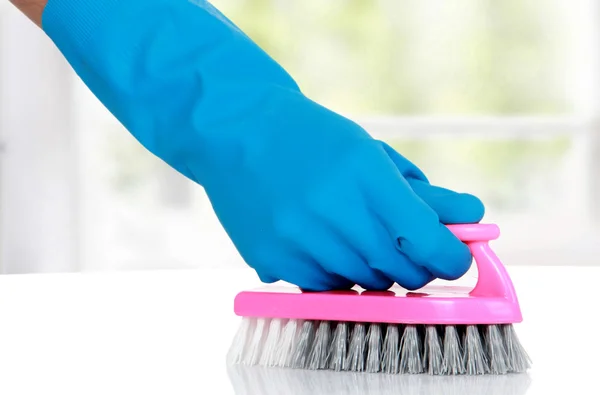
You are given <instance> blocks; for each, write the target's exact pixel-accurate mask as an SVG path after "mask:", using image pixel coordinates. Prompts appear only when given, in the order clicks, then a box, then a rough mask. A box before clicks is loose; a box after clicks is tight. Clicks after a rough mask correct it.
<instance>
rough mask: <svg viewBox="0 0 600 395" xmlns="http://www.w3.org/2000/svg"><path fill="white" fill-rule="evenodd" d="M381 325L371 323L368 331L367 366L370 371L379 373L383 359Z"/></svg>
mask: <svg viewBox="0 0 600 395" xmlns="http://www.w3.org/2000/svg"><path fill="white" fill-rule="evenodd" d="M381 343H382V339H381V325H380V324H371V325H370V326H369V330H368V331H367V348H368V350H367V367H366V371H367V372H368V373H377V372H379V368H380V365H381V364H380V361H381V353H382V350H381Z"/></svg>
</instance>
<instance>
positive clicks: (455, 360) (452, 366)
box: [442, 325, 466, 375]
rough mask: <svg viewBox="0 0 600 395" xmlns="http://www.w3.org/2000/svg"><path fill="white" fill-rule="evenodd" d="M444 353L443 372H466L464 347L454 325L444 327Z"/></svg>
mask: <svg viewBox="0 0 600 395" xmlns="http://www.w3.org/2000/svg"><path fill="white" fill-rule="evenodd" d="M443 354H444V356H443V362H442V374H445V375H457V374H464V373H465V371H466V369H465V360H464V358H463V348H462V346H461V344H460V337H459V336H458V330H457V329H456V326H454V325H447V326H446V327H445V329H444V351H443Z"/></svg>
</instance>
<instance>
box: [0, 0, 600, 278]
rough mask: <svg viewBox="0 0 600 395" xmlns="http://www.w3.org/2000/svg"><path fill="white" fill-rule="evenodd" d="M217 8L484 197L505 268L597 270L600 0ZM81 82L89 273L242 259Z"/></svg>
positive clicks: (317, 94)
mask: <svg viewBox="0 0 600 395" xmlns="http://www.w3.org/2000/svg"><path fill="white" fill-rule="evenodd" d="M213 4H215V5H216V6H217V7H218V8H220V9H221V10H222V11H223V12H224V13H225V14H226V15H227V16H229V17H230V18H231V19H232V20H233V21H234V22H236V23H237V24H238V25H239V26H240V27H242V29H243V30H244V31H246V32H247V33H248V34H249V35H250V36H251V37H252V38H254V39H255V40H256V41H257V42H258V43H259V44H260V45H261V46H262V47H263V48H264V49H266V50H267V52H268V53H270V54H271V55H272V56H273V57H274V58H275V59H276V60H278V61H279V62H280V63H281V64H282V65H283V66H284V67H285V68H286V69H287V70H288V71H290V73H291V74H292V75H293V76H294V77H295V78H296V80H297V81H298V82H299V84H300V86H301V88H302V89H303V91H304V92H305V93H306V94H307V95H309V96H310V97H312V98H314V99H315V100H317V101H319V102H321V103H322V104H324V105H326V106H328V107H330V108H332V109H334V110H336V111H338V112H341V113H343V114H345V115H347V116H349V117H351V118H352V119H354V120H356V121H357V122H359V123H361V124H362V125H364V126H365V128H366V129H367V130H368V131H369V132H370V133H371V134H373V136H374V137H376V138H382V139H384V140H386V141H387V142H389V143H390V144H391V145H393V146H394V147H396V148H397V149H398V150H399V151H400V152H401V153H402V154H404V155H405V156H407V157H408V158H410V159H412V160H413V161H414V162H415V163H416V164H417V165H418V166H420V167H421V168H422V169H423V170H424V171H425V172H426V173H427V175H428V176H429V177H430V179H431V180H432V181H433V182H435V183H438V184H441V185H443V186H447V187H449V188H453V189H458V190H463V191H467V192H472V193H475V194H477V195H479V196H480V197H481V198H482V199H483V200H484V203H485V204H486V206H487V214H486V218H485V220H486V221H489V222H496V223H498V224H499V225H500V227H501V229H502V230H503V235H502V237H501V239H500V240H499V241H498V242H497V243H496V249H497V251H498V252H499V253H500V254H502V256H503V257H505V262H506V263H507V264H520V263H524V264H565V263H571V262H573V261H577V262H583V263H594V262H593V261H592V260H591V259H588V260H587V261H586V258H587V257H588V256H591V255H589V252H593V251H595V250H593V248H596V247H593V246H594V245H595V244H599V243H597V242H594V241H593V240H594V238H595V237H596V236H595V235H596V234H595V233H594V232H595V231H596V230H595V229H596V226H597V221H596V220H595V217H594V216H593V215H592V214H593V213H595V212H596V208H597V206H598V203H596V202H597V201H599V200H598V199H599V198H600V196H599V195H598V191H600V188H598V185H597V181H596V180H595V177H597V176H598V174H599V173H598V172H599V170H600V166H599V165H598V163H597V162H598V159H596V158H597V157H598V155H597V154H596V153H595V151H594V149H596V147H597V146H598V138H597V135H598V126H597V123H596V118H597V115H598V108H597V107H598V105H599V104H600V100H598V97H596V95H595V92H596V91H597V90H598V89H596V87H600V83H599V81H598V72H597V70H600V67H599V66H600V64H599V63H598V57H597V54H598V49H599V48H600V45H599V41H598V39H599V38H600V29H599V27H600V26H599V25H598V16H600V13H599V12H598V10H597V5H596V3H595V2H594V1H593V0H581V1H576V2H573V1H567V0H550V1H548V0H544V1H543V0H534V1H529V2H526V3H524V2H522V1H518V0H506V1H502V2H498V1H492V0H485V1H481V0H460V1H454V2H444V1H440V0H335V1H326V2H323V1H319V0H304V1H293V2H292V1H288V0H213ZM0 59H3V58H2V57H0ZM71 77H72V78H73V79H74V76H73V75H71ZM1 82H2V81H0V84H1ZM74 85H75V89H74V93H73V98H72V99H71V100H72V104H71V108H72V111H73V114H75V115H76V124H75V125H76V126H75V131H76V136H77V142H78V143H77V144H78V147H79V151H78V152H79V154H78V161H79V164H80V166H81V171H80V172H79V178H78V184H77V185H78V191H79V192H78V199H79V200H78V202H79V203H78V206H77V207H78V208H77V210H78V213H79V214H78V217H77V218H79V219H80V220H79V222H78V223H79V225H78V226H79V228H78V229H79V230H80V234H81V237H80V239H79V241H78V243H79V248H78V251H79V255H80V259H79V261H78V262H80V268H81V269H115V268H117V269H118V268H157V267H160V268H163V267H164V268H175V267H190V266H198V265H223V264H227V263H231V264H240V259H239V257H238V256H237V253H236V252H235V249H234V247H233V245H232V244H231V243H230V242H229V240H228V239H227V236H226V235H225V233H224V231H223V230H222V228H221V227H220V225H219V223H218V221H217V220H216V218H215V217H214V214H213V213H212V209H211V207H210V204H209V202H208V200H207V198H206V196H205V195H204V193H203V191H202V189H201V188H200V187H198V186H196V185H194V184H193V183H191V182H189V181H188V180H186V179H185V178H183V177H182V176H180V175H179V174H177V173H176V172H175V171H173V170H171V169H170V168H169V167H168V166H166V165H165V164H164V163H162V162H161V161H160V160H158V159H157V158H155V157H154V156H152V155H151V154H149V153H148V152H147V151H146V150H145V149H144V148H143V147H141V146H140V145H139V144H138V143H137V141H135V140H134V138H133V137H132V136H131V135H129V133H128V132H126V131H125V130H124V129H123V128H122V127H121V126H120V125H119V124H118V123H117V122H116V121H115V120H114V119H113V118H112V116H111V115H110V114H108V112H107V111H106V110H104V109H103V107H102V106H101V104H100V103H99V102H98V101H97V100H96V99H95V98H94V97H93V96H92V95H91V94H90V93H89V92H88V91H87V89H86V88H85V87H83V85H82V84H81V83H79V82H76V83H75V84H74ZM9 143H10V142H9ZM557 230H560V233H559V232H558V231H557ZM584 247H589V248H588V249H585V248H584ZM590 248H591V249H590ZM598 248H600V247H598ZM575 253H579V254H580V255H581V256H578V257H577V258H576V259H575V258H573V256H574V255H573V254H575Z"/></svg>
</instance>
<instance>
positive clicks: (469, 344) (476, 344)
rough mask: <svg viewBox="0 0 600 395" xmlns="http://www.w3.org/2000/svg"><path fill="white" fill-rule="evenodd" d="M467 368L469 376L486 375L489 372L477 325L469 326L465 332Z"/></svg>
mask: <svg viewBox="0 0 600 395" xmlns="http://www.w3.org/2000/svg"><path fill="white" fill-rule="evenodd" d="M464 344H465V355H464V358H465V367H466V370H467V374H469V375H474V374H486V373H488V372H489V367H488V359H487V356H486V355H485V349H484V347H483V343H482V341H481V335H480V334H479V328H477V326H476V325H467V330H466V332H465V340H464Z"/></svg>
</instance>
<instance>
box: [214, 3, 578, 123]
mask: <svg viewBox="0 0 600 395" xmlns="http://www.w3.org/2000/svg"><path fill="white" fill-rule="evenodd" d="M213 3H214V4H215V5H216V6H218V7H219V8H220V9H221V10H222V11H223V12H224V13H225V14H226V15H227V16H229V17H230V18H231V19H232V20H233V21H234V22H235V23H237V24H238V25H239V26H240V27H241V28H242V29H243V30H244V31H245V32H246V33H248V35H249V36H250V37H252V38H253V39H254V40H255V41H256V42H257V43H258V44H259V45H260V46H261V47H262V48H263V49H265V50H266V51H267V52H268V53H269V54H270V55H271V56H273V58H275V59H276V60H277V61H279V62H280V63H281V64H282V65H283V66H284V67H285V68H286V69H287V70H288V71H289V72H290V73H291V74H292V75H293V76H294V77H295V78H296V80H297V81H298V82H299V84H300V86H301V87H302V89H303V91H305V92H306V93H307V94H308V95H309V96H311V97H312V98H314V99H316V100H318V101H320V102H321V103H323V104H325V105H326V106H328V107H330V108H333V109H335V110H339V111H343V112H345V113H352V114H356V115H363V114H427V115H430V114H434V113H445V114H475V113H493V114H531V113H545V114H549V113H551V114H556V113H564V112H567V111H569V110H570V108H569V103H568V100H567V98H566V97H565V93H564V89H563V87H562V85H561V83H562V81H563V77H564V75H563V74H564V73H565V63H564V58H562V57H560V56H557V54H560V53H561V51H563V50H564V48H565V45H566V43H565V42H564V41H563V37H564V36H565V34H564V31H563V30H564V29H566V28H565V26H564V21H563V20H562V19H561V15H560V12H559V11H558V8H556V7H555V8H556V9H555V10H554V12H553V8H552V6H553V4H555V3H554V2H553V1H547V0H536V1H530V2H522V1H519V0H503V1H493V0H456V1H453V2H440V1H431V0H329V1H322V0H303V1H290V0H214V2H213Z"/></svg>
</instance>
